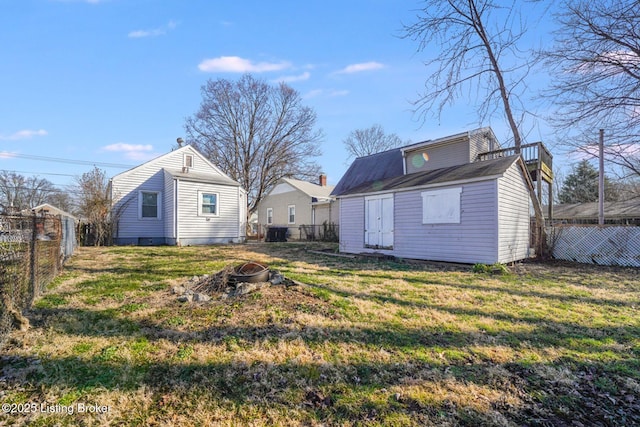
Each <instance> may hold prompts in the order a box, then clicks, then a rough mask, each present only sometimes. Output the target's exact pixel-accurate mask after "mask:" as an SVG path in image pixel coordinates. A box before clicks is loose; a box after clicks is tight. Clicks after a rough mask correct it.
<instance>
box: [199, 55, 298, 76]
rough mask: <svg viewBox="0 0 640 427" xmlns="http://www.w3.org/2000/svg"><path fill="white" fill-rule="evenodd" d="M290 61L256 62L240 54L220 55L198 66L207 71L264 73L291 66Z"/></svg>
mask: <svg viewBox="0 0 640 427" xmlns="http://www.w3.org/2000/svg"><path fill="white" fill-rule="evenodd" d="M290 66H291V64H290V63H289V62H258V63H254V62H252V61H251V60H249V59H244V58H240V57H239V56H220V57H218V58H211V59H205V60H204V61H202V62H201V63H200V64H199V65H198V68H199V69H200V71H204V72H207V73H213V72H230V73H263V72H265V71H280V70H284V69H286V68H289V67H290Z"/></svg>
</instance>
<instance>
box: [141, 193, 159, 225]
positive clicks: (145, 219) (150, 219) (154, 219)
mask: <svg viewBox="0 0 640 427" xmlns="http://www.w3.org/2000/svg"><path fill="white" fill-rule="evenodd" d="M143 193H155V194H156V195H157V196H158V199H157V200H158V206H157V208H158V210H157V216H155V217H151V216H144V217H143V216H142V194H143ZM138 219H139V220H142V221H158V220H161V219H162V192H160V191H154V190H139V191H138Z"/></svg>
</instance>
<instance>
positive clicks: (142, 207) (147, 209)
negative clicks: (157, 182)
mask: <svg viewBox="0 0 640 427" xmlns="http://www.w3.org/2000/svg"><path fill="white" fill-rule="evenodd" d="M161 199H162V196H161V194H160V192H159V191H141V192H140V193H139V196H138V217H139V218H141V219H146V218H148V219H160V217H161V215H160V205H161V204H162V202H161Z"/></svg>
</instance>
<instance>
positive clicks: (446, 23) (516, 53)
mask: <svg viewBox="0 0 640 427" xmlns="http://www.w3.org/2000/svg"><path fill="white" fill-rule="evenodd" d="M420 12H421V13H420V15H418V20H417V22H416V23H414V24H413V25H409V26H405V35H404V37H405V38H411V39H413V40H416V41H418V51H425V50H427V48H430V49H433V47H434V46H435V47H436V49H438V52H439V53H438V54H436V56H435V57H434V58H432V59H430V60H428V61H427V62H426V65H427V66H435V71H434V72H433V73H432V74H431V75H429V77H428V78H427V80H426V82H425V87H426V89H427V90H426V92H425V93H424V94H422V95H421V97H420V98H419V99H418V100H417V101H416V102H415V103H414V105H415V106H416V112H419V113H420V114H421V117H422V119H423V120H424V118H425V115H426V114H427V113H431V112H432V110H433V109H435V110H436V111H437V114H438V117H440V115H441V113H442V111H443V109H444V108H445V107H446V106H447V105H450V104H452V103H453V102H454V101H455V100H456V99H457V98H459V97H461V96H462V91H463V90H464V89H469V90H472V89H473V88H475V90H476V96H477V98H478V99H481V101H480V103H479V107H478V113H479V116H480V120H481V121H483V120H485V119H486V118H487V117H490V116H492V115H494V114H495V113H496V112H497V111H498V110H501V112H502V113H503V114H504V117H505V118H506V120H507V122H508V123H509V127H510V129H511V133H512V135H513V141H514V145H515V147H516V150H517V151H519V149H520V145H521V144H522V136H521V131H520V125H521V121H518V120H516V111H515V105H514V104H515V103H518V101H517V99H518V94H519V93H520V91H521V90H522V89H523V88H524V77H525V76H526V75H527V73H528V72H529V70H530V68H531V67H532V66H533V65H534V62H535V61H534V59H533V58H534V57H533V56H532V55H529V56H528V57H525V56H524V55H523V52H522V51H521V50H519V48H518V43H519V42H520V40H521V38H522V37H523V35H524V34H525V33H526V27H525V25H524V23H523V21H522V19H521V17H520V14H519V8H518V4H517V2H515V1H513V2H512V3H511V5H509V6H501V5H498V4H497V3H496V2H493V1H491V0H427V1H425V6H424V7H423V8H422V9H421V11H420ZM498 105H501V108H499V107H498ZM519 106H520V107H522V105H521V104H520V105H519Z"/></svg>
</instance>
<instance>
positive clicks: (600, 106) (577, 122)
mask: <svg viewBox="0 0 640 427" xmlns="http://www.w3.org/2000/svg"><path fill="white" fill-rule="evenodd" d="M563 6H564V7H563V9H562V12H561V13H560V14H558V15H557V20H558V22H559V24H560V27H559V30H558V31H557V33H556V43H555V46H554V47H553V50H550V51H547V52H545V57H546V64H547V65H548V67H549V69H550V70H551V71H552V72H553V73H554V75H555V77H556V79H555V80H554V82H555V83H554V84H553V85H552V87H551V89H550V90H549V91H548V92H546V93H545V96H547V97H548V98H550V99H553V102H554V104H555V106H556V113H555V114H554V115H553V116H552V123H553V125H554V126H555V127H556V129H557V130H558V132H563V133H564V134H565V135H566V136H565V137H564V138H563V140H564V142H565V145H566V146H568V147H571V148H573V149H580V148H583V147H587V149H586V150H583V151H585V152H587V153H590V154H592V155H593V154H595V153H594V151H593V150H592V149H590V148H588V147H589V145H590V144H592V143H593V141H592V140H593V137H591V138H585V137H584V135H592V136H593V135H596V134H597V132H598V129H605V131H606V138H605V142H606V144H607V148H606V150H605V151H606V154H607V160H608V161H610V162H612V163H613V164H616V165H619V166H621V167H622V168H624V169H625V170H627V171H628V172H630V173H632V174H635V175H636V176H640V173H639V172H640V141H639V139H640V33H639V29H640V2H639V1H637V0H607V1H602V2H591V1H584V0H568V1H566V2H565V3H564V5H563ZM596 152H597V151H596Z"/></svg>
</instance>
